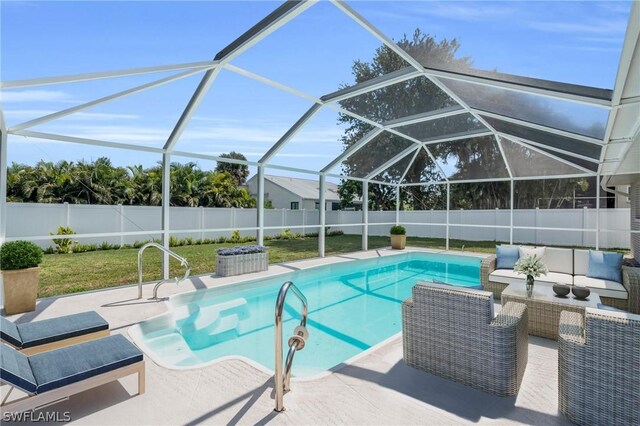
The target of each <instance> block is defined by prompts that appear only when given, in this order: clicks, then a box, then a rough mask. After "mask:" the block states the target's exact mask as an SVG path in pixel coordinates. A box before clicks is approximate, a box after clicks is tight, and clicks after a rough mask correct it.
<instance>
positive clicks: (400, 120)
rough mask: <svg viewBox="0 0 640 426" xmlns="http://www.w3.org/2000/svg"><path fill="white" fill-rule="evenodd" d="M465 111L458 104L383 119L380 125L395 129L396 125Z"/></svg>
mask: <svg viewBox="0 0 640 426" xmlns="http://www.w3.org/2000/svg"><path fill="white" fill-rule="evenodd" d="M466 113H467V111H466V110H465V109H464V108H462V107H461V106H460V105H453V106H450V107H446V108H441V109H436V110H434V111H427V112H423V113H420V114H414V115H410V116H408V117H403V118H398V119H396V120H390V121H385V122H384V123H382V125H383V126H385V127H388V128H390V129H395V128H397V127H404V126H410V125H412V124H417V123H424V122H425V121H433V120H438V119H440V118H446V117H452V116H454V115H461V114H466Z"/></svg>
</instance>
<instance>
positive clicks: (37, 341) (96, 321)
mask: <svg viewBox="0 0 640 426" xmlns="http://www.w3.org/2000/svg"><path fill="white" fill-rule="evenodd" d="M17 327H18V331H19V332H20V337H21V338H22V348H31V347H34V346H39V345H44V344H46V343H51V342H57V341H60V340H64V339H69V338H71V337H77V336H82V335H85V334H89V333H95V332H96V331H101V330H108V329H109V323H108V322H107V321H106V320H105V319H104V318H102V317H101V316H100V315H99V314H98V313H97V312H94V311H90V312H81V313H79V314H73V315H66V316H64V317H58V318H51V319H47V320H42V321H35V322H27V323H24V324H18V326H17Z"/></svg>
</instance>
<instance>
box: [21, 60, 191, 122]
mask: <svg viewBox="0 0 640 426" xmlns="http://www.w3.org/2000/svg"><path fill="white" fill-rule="evenodd" d="M199 72H202V70H201V69H196V70H188V71H185V72H182V73H179V74H175V75H171V76H169V77H165V78H162V79H160V80H156V81H151V82H149V83H146V84H142V85H140V86H136V87H132V88H131V89H127V90H123V91H121V92H118V93H114V94H113V95H109V96H105V97H102V98H99V99H96V100H94V101H90V102H86V103H84V104H81V105H77V106H74V107H71V108H67V109H64V110H62V111H58V112H54V113H52V114H49V115H45V116H43V117H39V118H35V119H33V120H30V121H25V122H24V123H20V124H17V125H15V126H13V127H12V128H11V129H10V130H11V131H17V130H24V129H28V128H30V127H34V126H38V125H40V124H44V123H47V122H49V121H52V120H56V119H59V118H62V117H66V116H68V115H71V114H74V113H76V112H80V111H83V110H85V109H88V108H92V107H95V106H98V105H101V104H104V103H107V102H110V101H113V100H116V99H120V98H124V97H126V96H129V95H133V94H134V93H138V92H142V91H144V90H149V89H152V88H154V87H158V86H161V85H163V84H167V83H171V82H173V81H176V80H180V79H182V78H186V77H189V76H191V75H194V74H197V73H199Z"/></svg>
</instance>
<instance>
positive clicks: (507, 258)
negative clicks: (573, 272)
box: [496, 246, 520, 269]
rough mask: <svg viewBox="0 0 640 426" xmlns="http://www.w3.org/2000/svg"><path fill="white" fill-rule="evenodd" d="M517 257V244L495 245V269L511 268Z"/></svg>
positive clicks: (518, 255) (518, 256) (518, 254)
mask: <svg viewBox="0 0 640 426" xmlns="http://www.w3.org/2000/svg"><path fill="white" fill-rule="evenodd" d="M519 258H520V252H519V251H518V246H496V269H513V265H515V264H516V262H517V261H518V259H519Z"/></svg>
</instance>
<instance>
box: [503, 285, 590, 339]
mask: <svg viewBox="0 0 640 426" xmlns="http://www.w3.org/2000/svg"><path fill="white" fill-rule="evenodd" d="M501 301H502V305H503V306H504V305H505V304H506V303H507V302H517V303H524V304H525V305H527V313H528V317H529V334H530V335H532V336H540V337H546V338H547V339H554V340H558V324H559V323H560V312H562V311H570V312H577V313H579V314H581V315H582V316H583V317H584V312H585V308H597V307H598V304H599V303H600V296H598V294H597V293H594V292H593V291H592V292H591V294H590V295H589V297H588V298H587V299H584V300H580V299H576V298H575V297H573V294H571V293H569V294H568V295H567V296H566V297H558V296H556V294H555V293H554V292H553V288H551V287H550V286H547V285H544V284H536V285H534V287H533V294H532V295H531V297H527V291H526V289H525V285H524V283H523V284H509V286H507V288H506V289H504V291H503V292H502V295H501Z"/></svg>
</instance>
